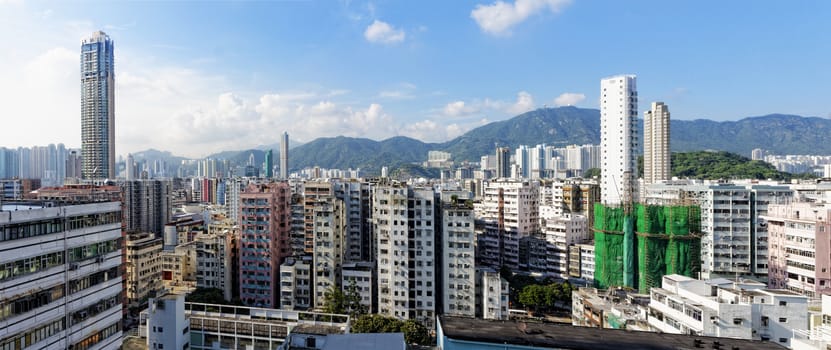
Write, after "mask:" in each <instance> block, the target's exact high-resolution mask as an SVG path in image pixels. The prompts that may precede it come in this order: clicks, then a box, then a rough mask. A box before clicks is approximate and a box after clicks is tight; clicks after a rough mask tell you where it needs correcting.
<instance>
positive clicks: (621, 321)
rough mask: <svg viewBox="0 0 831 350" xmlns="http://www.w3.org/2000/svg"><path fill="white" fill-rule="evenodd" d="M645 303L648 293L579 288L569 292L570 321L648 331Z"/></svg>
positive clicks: (601, 326)
mask: <svg viewBox="0 0 831 350" xmlns="http://www.w3.org/2000/svg"><path fill="white" fill-rule="evenodd" d="M648 305H649V295H647V294H638V293H635V292H630V291H627V290H624V289H609V290H598V289H596V288H580V289H577V290H574V291H572V292H571V324H573V325H575V326H582V327H595V328H612V329H628V330H635V331H648V330H650V327H649V324H648V323H647V321H646V320H647V314H648V311H649V308H648Z"/></svg>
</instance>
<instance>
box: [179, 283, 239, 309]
mask: <svg viewBox="0 0 831 350" xmlns="http://www.w3.org/2000/svg"><path fill="white" fill-rule="evenodd" d="M185 301H188V302H191V303H203V304H220V305H228V304H230V303H229V302H228V301H226V300H225V295H224V293H223V292H222V289H219V288H204V287H199V288H196V289H195V290H194V291H193V292H190V293H189V294H188V295H186V296H185Z"/></svg>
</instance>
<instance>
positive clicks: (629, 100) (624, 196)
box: [600, 75, 638, 205]
mask: <svg viewBox="0 0 831 350" xmlns="http://www.w3.org/2000/svg"><path fill="white" fill-rule="evenodd" d="M636 79H637V78H636V77H635V76H634V75H618V76H613V77H609V78H605V79H603V80H601V81H600V152H601V166H600V168H601V179H600V197H601V198H600V200H601V202H602V203H605V204H611V205H614V204H624V203H626V202H628V201H629V200H631V199H632V194H633V193H634V192H635V189H634V186H635V181H634V180H635V179H637V178H638V168H637V158H636V157H635V150H636V149H637V146H638V136H637V130H638V129H637V121H638V91H637V84H636Z"/></svg>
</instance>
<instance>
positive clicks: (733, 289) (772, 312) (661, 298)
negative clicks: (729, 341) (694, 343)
mask: <svg viewBox="0 0 831 350" xmlns="http://www.w3.org/2000/svg"><path fill="white" fill-rule="evenodd" d="M649 315H650V317H649V324H650V325H651V326H652V327H654V328H655V329H657V330H658V331H661V332H665V333H676V334H694V335H701V336H711V337H726V338H738V339H755V340H768V341H771V342H776V343H778V344H780V345H782V346H786V347H788V346H790V340H791V338H792V337H793V330H794V329H807V327H808V298H807V297H805V296H801V295H798V294H796V293H793V292H789V291H787V290H783V289H767V288H766V286H765V284H763V283H759V282H752V281H737V280H727V279H721V278H720V279H711V280H696V279H693V278H690V277H685V276H681V275H666V276H664V277H663V280H662V282H661V288H652V290H650V302H649Z"/></svg>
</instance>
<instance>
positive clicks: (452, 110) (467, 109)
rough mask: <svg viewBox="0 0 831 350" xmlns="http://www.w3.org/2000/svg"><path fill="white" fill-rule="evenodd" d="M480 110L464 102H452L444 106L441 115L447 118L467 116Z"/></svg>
mask: <svg viewBox="0 0 831 350" xmlns="http://www.w3.org/2000/svg"><path fill="white" fill-rule="evenodd" d="M479 110H480V108H478V107H475V106H470V105H468V104H466V103H465V101H453V102H450V103H448V104H447V105H446V106H444V109H443V110H442V113H444V115H446V116H449V117H459V116H467V115H470V114H474V113H476V112H479Z"/></svg>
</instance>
